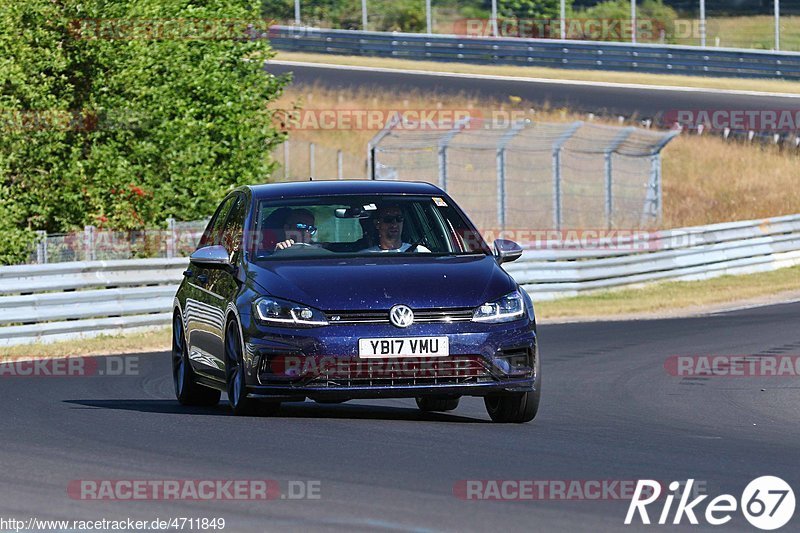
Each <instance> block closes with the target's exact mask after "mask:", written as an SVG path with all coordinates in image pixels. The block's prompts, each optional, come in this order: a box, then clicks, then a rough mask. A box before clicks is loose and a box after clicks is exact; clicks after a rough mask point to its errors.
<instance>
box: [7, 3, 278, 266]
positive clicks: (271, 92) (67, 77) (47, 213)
mask: <svg viewBox="0 0 800 533" xmlns="http://www.w3.org/2000/svg"><path fill="white" fill-rule="evenodd" d="M197 4H198V3H197V2H186V1H185V0H105V1H103V2H87V1H86V0H60V1H59V2H53V1H51V0H29V1H27V2H24V3H23V2H18V1H16V0H0V57H2V58H3V60H2V61H0V84H2V85H3V87H4V89H3V92H2V95H0V110H2V113H3V114H4V116H3V118H4V119H5V120H4V121H3V122H2V124H0V129H2V130H3V131H2V132H0V133H1V134H0V209H1V210H2V213H3V215H4V216H3V217H2V221H1V222H0V231H4V232H5V233H4V235H7V234H10V233H8V232H11V233H13V234H14V235H21V234H26V232H30V231H31V230H37V229H44V230H46V231H48V232H50V233H53V232H66V231H70V230H73V229H76V228H80V227H82V226H83V225H85V224H97V225H103V226H105V227H107V228H110V229H118V230H131V229H141V228H144V227H153V226H156V225H160V224H162V223H163V222H164V221H165V220H166V219H167V218H169V217H174V218H177V219H183V220H191V219H199V218H203V217H206V216H208V215H209V214H210V213H211V212H213V210H214V209H215V208H216V205H217V203H218V202H219V200H221V198H222V196H223V195H224V194H225V193H226V192H227V191H228V190H230V189H231V188H233V187H235V186H237V185H240V184H244V183H255V182H264V181H267V180H268V178H269V175H270V172H271V170H272V168H273V162H272V161H271V159H270V156H269V153H270V150H271V148H272V147H273V146H274V145H276V144H277V143H278V142H280V140H281V139H280V134H279V133H278V132H276V131H275V129H274V128H273V126H272V124H271V120H270V117H269V115H268V113H267V111H266V109H267V104H269V102H271V101H272V100H273V99H275V98H276V97H277V96H278V95H279V93H280V91H281V90H282V88H283V86H284V84H285V82H286V80H284V79H282V78H275V77H272V76H269V75H266V74H265V73H264V72H263V69H262V63H263V60H264V59H266V58H268V57H269V56H270V54H271V52H270V48H269V44H268V42H267V41H266V40H265V39H248V38H247V33H246V32H247V31H248V30H247V26H246V24H244V23H243V24H241V25H240V26H241V27H239V26H236V27H235V28H234V29H233V30H232V32H231V33H230V34H227V35H221V34H215V35H214V37H215V38H182V37H177V38H172V37H169V35H167V36H165V37H163V38H160V39H156V38H151V37H148V36H147V35H148V34H147V33H146V30H147V28H146V25H145V24H144V23H143V22H142V21H146V20H151V21H152V20H159V21H165V20H174V21H176V22H173V23H172V24H174V25H175V26H174V27H179V26H181V25H182V26H183V27H186V23H187V22H188V21H189V20H191V19H195V20H196V19H200V20H206V19H232V20H237V21H244V22H247V21H253V24H254V26H255V27H258V25H259V24H260V23H261V22H260V21H259V18H260V13H261V12H260V3H259V2H258V1H256V0H253V1H250V2H249V4H250V5H249V6H248V2H243V1H241V0H215V1H211V0H210V1H207V2H202V3H201V5H202V6H203V7H198V5H197ZM87 19H102V20H105V21H106V22H105V23H103V24H102V25H100V26H95V25H93V23H91V22H89V21H87ZM108 19H122V20H126V21H127V22H128V23H131V22H132V21H133V22H136V25H135V26H134V29H135V30H136V33H135V34H134V37H133V38H131V35H132V34H131V33H130V29H131V27H130V26H128V27H127V30H126V27H125V26H123V25H120V24H119V23H118V22H117V23H109V22H108ZM81 21H83V22H81ZM137 21H138V22H137ZM215 27H216V28H218V29H219V31H220V32H222V31H224V30H225V28H224V27H222V26H220V25H217V26H215ZM125 31H128V33H114V32H125ZM198 31H199V30H198ZM191 35H194V36H198V33H194V34H191ZM231 35H232V36H233V37H235V38H231V37H230V36H231ZM239 35H241V36H242V37H241V38H239V37H238V36H239ZM108 37H116V38H111V39H110V38H108ZM20 232H22V233H20ZM27 235H29V233H27ZM15 239H16V237H15ZM20 253H21V252H20V251H19V245H18V242H16V241H13V242H12V241H9V240H8V239H7V238H5V239H3V240H2V241H0V261H2V262H5V263H8V262H13V261H15V260H19V257H20V255H19V254H20Z"/></svg>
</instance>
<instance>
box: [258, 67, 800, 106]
mask: <svg viewBox="0 0 800 533" xmlns="http://www.w3.org/2000/svg"><path fill="white" fill-rule="evenodd" d="M266 64H269V65H286V66H290V67H291V66H298V67H312V68H313V67H315V68H327V69H334V70H360V71H366V72H385V73H389V74H413V75H415V76H432V77H438V78H468V79H476V78H478V79H482V80H496V81H521V82H526V83H550V84H553V85H575V86H586V87H608V88H615V89H644V90H649V91H669V92H678V93H707V94H732V95H738V96H759V97H770V98H792V99H800V94H796V93H771V92H762V91H742V90H737V89H712V88H701V87H672V86H668V85H645V84H640V83H613V82H605V81H583V80H556V79H549V78H526V77H521V76H497V75H491V74H462V73H458V72H437V71H432V70H408V69H395V68H384V67H362V66H356V65H340V64H335V63H311V62H307V61H283V60H279V59H270V60H268V61H266Z"/></svg>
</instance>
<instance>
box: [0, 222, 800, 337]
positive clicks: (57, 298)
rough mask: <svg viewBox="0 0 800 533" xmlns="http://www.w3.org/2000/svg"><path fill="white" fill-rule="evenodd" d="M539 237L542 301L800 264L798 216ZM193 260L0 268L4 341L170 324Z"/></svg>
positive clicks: (535, 270) (527, 277) (537, 296)
mask: <svg viewBox="0 0 800 533" xmlns="http://www.w3.org/2000/svg"><path fill="white" fill-rule="evenodd" d="M557 245H558V243H548V242H544V243H539V244H538V245H537V246H536V247H535V248H529V249H527V250H526V251H525V253H524V254H523V256H522V258H521V259H520V260H519V261H516V262H514V263H510V264H508V265H506V267H505V268H506V270H507V271H508V272H509V273H510V274H511V275H512V276H514V278H515V279H516V280H517V281H518V282H519V283H520V284H521V285H522V286H523V287H524V288H525V290H527V291H528V292H529V293H530V294H531V295H532V296H533V298H534V300H545V299H550V298H557V297H566V296H572V295H576V294H580V293H583V292H586V291H592V290H598V289H608V288H613V287H622V286H630V285H638V284H641V283H645V282H654V281H662V280H691V279H703V278H710V277H714V276H720V275H724V274H745V273H752V272H761V271H767V270H774V269H777V268H781V267H785V266H791V265H797V264H800V215H791V216H784V217H775V218H770V219H764V220H751V221H744V222H734V223H726V224H714V225H710V226H701V227H693V228H682V229H675V230H667V231H661V232H656V233H654V234H646V233H644V232H642V233H641V234H637V235H633V236H631V237H629V238H620V239H616V240H613V242H605V243H603V246H602V248H595V249H592V248H591V247H588V248H580V249H557V248H555V246H557ZM186 265H187V259H186V258H175V259H134V260H119V261H90V262H74V263H56V264H47V265H20V266H9V267H0V346H8V345H14V344H26V343H32V342H36V341H44V342H51V341H55V340H64V339H74V338H77V337H81V336H93V335H98V334H109V333H118V332H122V331H125V330H130V329H135V328H141V327H143V326H166V325H168V324H169V323H170V320H171V310H172V302H173V297H174V294H175V291H176V289H177V285H178V283H179V282H180V279H181V272H182V271H183V270H184V269H185V268H186Z"/></svg>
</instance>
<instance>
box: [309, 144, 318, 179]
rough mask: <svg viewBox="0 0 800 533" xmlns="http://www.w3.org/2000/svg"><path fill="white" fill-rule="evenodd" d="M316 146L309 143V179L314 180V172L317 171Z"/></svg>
mask: <svg viewBox="0 0 800 533" xmlns="http://www.w3.org/2000/svg"><path fill="white" fill-rule="evenodd" d="M315 158H316V146H315V145H314V143H308V177H309V178H311V179H314V172H315V171H316V168H315V167H316V164H315V163H316V161H315Z"/></svg>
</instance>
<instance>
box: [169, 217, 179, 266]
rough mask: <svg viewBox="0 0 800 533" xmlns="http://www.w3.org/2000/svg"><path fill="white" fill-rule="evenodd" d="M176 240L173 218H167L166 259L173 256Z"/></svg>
mask: <svg viewBox="0 0 800 533" xmlns="http://www.w3.org/2000/svg"><path fill="white" fill-rule="evenodd" d="M177 241H178V238H177V235H176V231H175V219H174V218H172V217H170V218H168V219H167V259H172V258H173V257H175V244H176V242H177Z"/></svg>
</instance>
